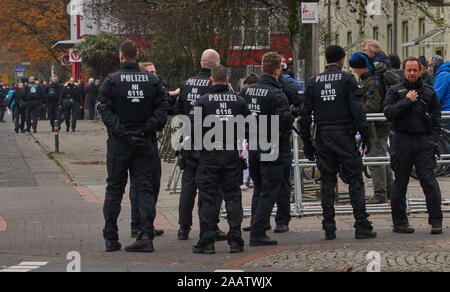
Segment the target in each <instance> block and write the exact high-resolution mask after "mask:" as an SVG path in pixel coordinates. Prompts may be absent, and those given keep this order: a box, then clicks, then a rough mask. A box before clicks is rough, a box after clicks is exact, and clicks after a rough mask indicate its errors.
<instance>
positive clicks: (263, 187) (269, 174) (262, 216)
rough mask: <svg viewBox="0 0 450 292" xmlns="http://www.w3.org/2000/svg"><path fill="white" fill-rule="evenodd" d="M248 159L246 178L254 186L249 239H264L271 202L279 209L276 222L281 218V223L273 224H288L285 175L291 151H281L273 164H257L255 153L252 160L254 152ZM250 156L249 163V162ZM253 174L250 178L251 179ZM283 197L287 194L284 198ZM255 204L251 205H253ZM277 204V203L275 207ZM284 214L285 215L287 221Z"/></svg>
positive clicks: (288, 206) (268, 223) (289, 166)
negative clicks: (248, 175) (248, 177)
mask: <svg viewBox="0 0 450 292" xmlns="http://www.w3.org/2000/svg"><path fill="white" fill-rule="evenodd" d="M250 155H251V157H250V167H251V168H250V176H251V177H252V179H253V183H254V185H255V182H256V185H259V186H257V187H256V188H255V190H254V193H253V198H252V205H253V204H254V205H255V206H252V220H251V233H250V237H264V236H266V229H267V227H268V226H270V216H271V214H272V210H273V207H274V205H275V202H277V207H278V208H280V210H279V213H278V212H277V213H278V214H280V215H278V219H279V220H280V217H281V218H283V216H282V215H284V217H285V218H284V220H285V222H283V223H282V222H281V221H279V222H277V224H286V225H287V224H288V223H289V220H290V210H291V208H290V200H289V196H290V195H289V192H290V183H289V176H290V171H291V167H292V153H291V151H284V152H282V153H280V154H279V156H278V159H277V160H275V161H259V162H258V163H256V162H255V160H259V157H258V156H259V154H257V156H256V159H255V155H256V154H255V153H254V152H253V151H251V154H250ZM252 157H253V162H252ZM252 175H253V176H252ZM286 194H288V195H287V196H286ZM253 201H255V203H254V202H253ZM278 202H281V203H280V204H279V205H278ZM286 214H289V215H288V216H289V217H288V218H289V219H287V216H286Z"/></svg>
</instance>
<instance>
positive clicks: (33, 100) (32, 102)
mask: <svg viewBox="0 0 450 292" xmlns="http://www.w3.org/2000/svg"><path fill="white" fill-rule="evenodd" d="M25 94H26V95H27V106H26V108H27V129H26V131H27V132H30V131H31V128H33V132H34V133H36V132H37V125H38V120H39V114H40V110H41V104H42V91H41V87H40V86H39V85H38V84H36V81H35V79H34V77H30V78H29V80H28V85H27V87H25ZM31 120H33V122H31Z"/></svg>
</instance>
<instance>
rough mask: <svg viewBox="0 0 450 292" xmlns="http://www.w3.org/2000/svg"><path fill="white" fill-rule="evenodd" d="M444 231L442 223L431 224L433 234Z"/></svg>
mask: <svg viewBox="0 0 450 292" xmlns="http://www.w3.org/2000/svg"><path fill="white" fill-rule="evenodd" d="M441 233H442V224H433V225H432V226H431V234H441Z"/></svg>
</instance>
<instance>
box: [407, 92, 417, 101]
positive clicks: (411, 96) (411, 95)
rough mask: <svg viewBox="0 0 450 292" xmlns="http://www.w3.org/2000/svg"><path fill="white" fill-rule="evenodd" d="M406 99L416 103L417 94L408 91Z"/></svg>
mask: <svg viewBox="0 0 450 292" xmlns="http://www.w3.org/2000/svg"><path fill="white" fill-rule="evenodd" d="M406 97H407V98H409V99H410V100H411V101H412V102H416V101H417V99H418V98H419V94H418V93H417V91H415V90H410V91H409V92H408V94H407V95H406Z"/></svg>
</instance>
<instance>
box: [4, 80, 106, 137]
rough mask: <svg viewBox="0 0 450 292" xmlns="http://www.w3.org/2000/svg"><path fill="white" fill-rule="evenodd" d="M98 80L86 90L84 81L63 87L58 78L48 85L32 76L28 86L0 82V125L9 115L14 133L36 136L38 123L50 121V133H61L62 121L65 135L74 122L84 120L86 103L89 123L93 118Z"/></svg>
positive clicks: (91, 82)
mask: <svg viewBox="0 0 450 292" xmlns="http://www.w3.org/2000/svg"><path fill="white" fill-rule="evenodd" d="M99 86H100V81H99V80H94V79H93V78H91V79H89V84H88V86H86V87H85V86H84V81H83V80H78V81H76V80H75V79H74V78H70V80H69V81H68V82H66V83H65V84H63V83H60V82H59V80H58V77H57V76H53V78H52V80H51V81H50V82H47V81H45V80H44V81H42V82H41V81H40V80H37V79H35V78H34V77H33V76H32V77H30V78H29V79H28V81H27V82H20V83H17V84H12V85H11V86H9V85H7V84H5V83H4V82H3V81H1V82H0V121H2V122H4V116H5V112H6V111H8V112H9V113H10V114H11V116H12V120H13V121H14V123H15V131H16V133H19V132H21V133H25V132H31V131H33V132H34V133H36V132H37V129H38V122H39V121H45V120H49V121H50V126H51V129H52V132H54V131H55V129H58V130H61V124H62V122H63V121H65V125H66V131H67V132H69V131H70V129H72V131H73V132H75V131H76V122H77V120H84V119H85V104H86V100H87V105H88V111H89V120H94V119H95V115H96V109H95V103H96V101H97V96H98V89H99Z"/></svg>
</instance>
